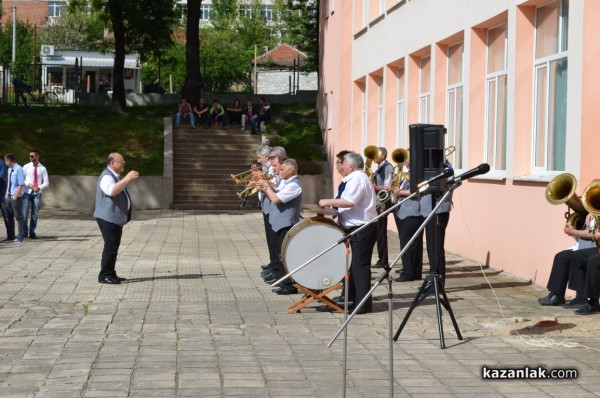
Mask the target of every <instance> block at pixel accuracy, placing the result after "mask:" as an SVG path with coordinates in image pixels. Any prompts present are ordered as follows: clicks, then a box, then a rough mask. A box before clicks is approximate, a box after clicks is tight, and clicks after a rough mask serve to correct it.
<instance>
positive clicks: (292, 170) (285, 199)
mask: <svg viewBox="0 0 600 398" xmlns="http://www.w3.org/2000/svg"><path fill="white" fill-rule="evenodd" d="M277 159H278V160H280V159H281V158H280V157H278V158H277ZM279 175H280V177H281V180H280V181H279V183H278V184H277V186H276V187H275V186H273V184H272V183H270V182H269V181H268V180H266V179H262V180H259V181H258V183H257V188H258V189H259V190H260V191H261V192H263V193H264V195H265V196H266V197H268V198H269V200H270V201H271V211H270V213H269V225H270V226H271V229H272V231H273V234H274V236H275V238H276V240H275V242H276V245H275V250H276V255H277V259H278V260H277V262H276V264H275V265H274V267H273V277H274V278H276V279H279V278H281V277H283V276H284V275H285V274H286V272H285V268H284V266H283V263H282V262H281V254H282V253H281V248H282V246H283V240H284V239H285V236H286V235H287V233H288V231H289V230H290V228H292V227H293V226H294V224H296V223H297V222H298V221H299V220H300V205H301V203H302V187H301V186H300V179H299V178H298V164H297V163H296V161H295V160H294V159H286V160H283V161H282V162H281V166H280V168H279ZM273 282H274V281H273ZM273 292H275V293H277V294H295V293H298V289H296V288H295V287H294V286H293V285H292V281H291V280H290V278H287V279H286V280H285V281H283V282H282V283H281V284H280V285H279V287H277V288H275V289H273Z"/></svg>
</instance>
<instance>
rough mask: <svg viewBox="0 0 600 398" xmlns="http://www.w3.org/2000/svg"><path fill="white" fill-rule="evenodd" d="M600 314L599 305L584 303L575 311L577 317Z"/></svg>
mask: <svg viewBox="0 0 600 398" xmlns="http://www.w3.org/2000/svg"><path fill="white" fill-rule="evenodd" d="M598 312H600V305H598V304H590V303H585V305H584V306H583V307H581V308H579V309H578V310H575V314H577V315H590V314H595V313H598Z"/></svg>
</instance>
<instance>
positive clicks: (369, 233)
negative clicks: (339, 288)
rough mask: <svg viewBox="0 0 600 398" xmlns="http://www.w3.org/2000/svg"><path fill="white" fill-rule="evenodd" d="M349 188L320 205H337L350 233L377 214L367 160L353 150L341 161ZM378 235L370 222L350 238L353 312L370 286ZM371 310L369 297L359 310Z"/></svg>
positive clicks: (349, 299)
mask: <svg viewBox="0 0 600 398" xmlns="http://www.w3.org/2000/svg"><path fill="white" fill-rule="evenodd" d="M342 167H343V172H344V175H345V177H344V179H345V181H346V187H345V188H344V192H342V195H341V196H340V198H339V199H321V200H320V201H319V206H321V207H328V206H334V207H337V208H338V223H339V225H340V227H342V228H343V229H344V230H345V231H346V232H347V233H352V232H354V231H356V230H357V229H359V228H360V227H362V226H363V225H365V224H367V223H369V222H370V221H372V220H373V219H375V217H377V211H376V209H375V206H376V201H377V198H376V195H375V191H374V190H373V184H372V183H371V180H370V179H369V177H367V175H366V174H365V173H364V171H363V167H364V162H363V159H362V157H361V155H360V154H358V153H356V152H350V153H348V154H346V155H345V156H344V161H343V163H342ZM376 238H377V225H376V224H375V223H371V224H369V225H368V226H366V227H364V228H363V229H362V230H361V231H359V232H358V233H357V234H355V235H353V236H352V237H351V238H350V246H351V250H352V263H351V264H350V279H349V281H348V301H352V302H354V304H353V305H351V306H350V307H349V308H348V310H349V311H350V312H353V311H354V310H355V308H356V305H357V304H358V303H359V302H360V301H362V300H363V298H364V297H366V295H367V293H368V292H369V290H370V289H371V257H372V255H373V247H374V245H375V240H376ZM371 310H372V298H371V297H369V299H368V300H367V302H365V304H364V306H363V307H362V308H361V309H360V311H359V313H361V314H363V313H368V312H371Z"/></svg>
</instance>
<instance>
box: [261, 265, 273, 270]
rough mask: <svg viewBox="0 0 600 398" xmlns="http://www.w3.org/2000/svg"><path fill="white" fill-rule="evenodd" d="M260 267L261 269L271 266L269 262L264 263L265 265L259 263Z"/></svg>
mask: <svg viewBox="0 0 600 398" xmlns="http://www.w3.org/2000/svg"><path fill="white" fill-rule="evenodd" d="M260 268H262V269H268V268H271V267H270V265H269V264H265V265H261V266H260Z"/></svg>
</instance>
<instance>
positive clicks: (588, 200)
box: [581, 180, 600, 247]
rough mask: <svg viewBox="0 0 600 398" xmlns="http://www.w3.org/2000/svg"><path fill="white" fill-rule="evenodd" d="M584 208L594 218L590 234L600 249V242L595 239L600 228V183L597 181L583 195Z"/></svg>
mask: <svg viewBox="0 0 600 398" xmlns="http://www.w3.org/2000/svg"><path fill="white" fill-rule="evenodd" d="M581 202H582V204H583V207H584V208H585V209H586V210H587V211H588V212H589V213H590V214H591V215H593V216H594V218H592V220H591V221H590V223H589V225H588V232H589V233H590V234H592V240H593V241H594V242H596V246H598V247H600V242H599V241H597V240H596V238H595V237H594V233H595V232H596V230H597V229H598V228H600V181H598V180H595V181H593V182H592V183H591V184H590V185H588V186H587V188H585V190H584V191H583V194H582V195H581Z"/></svg>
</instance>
